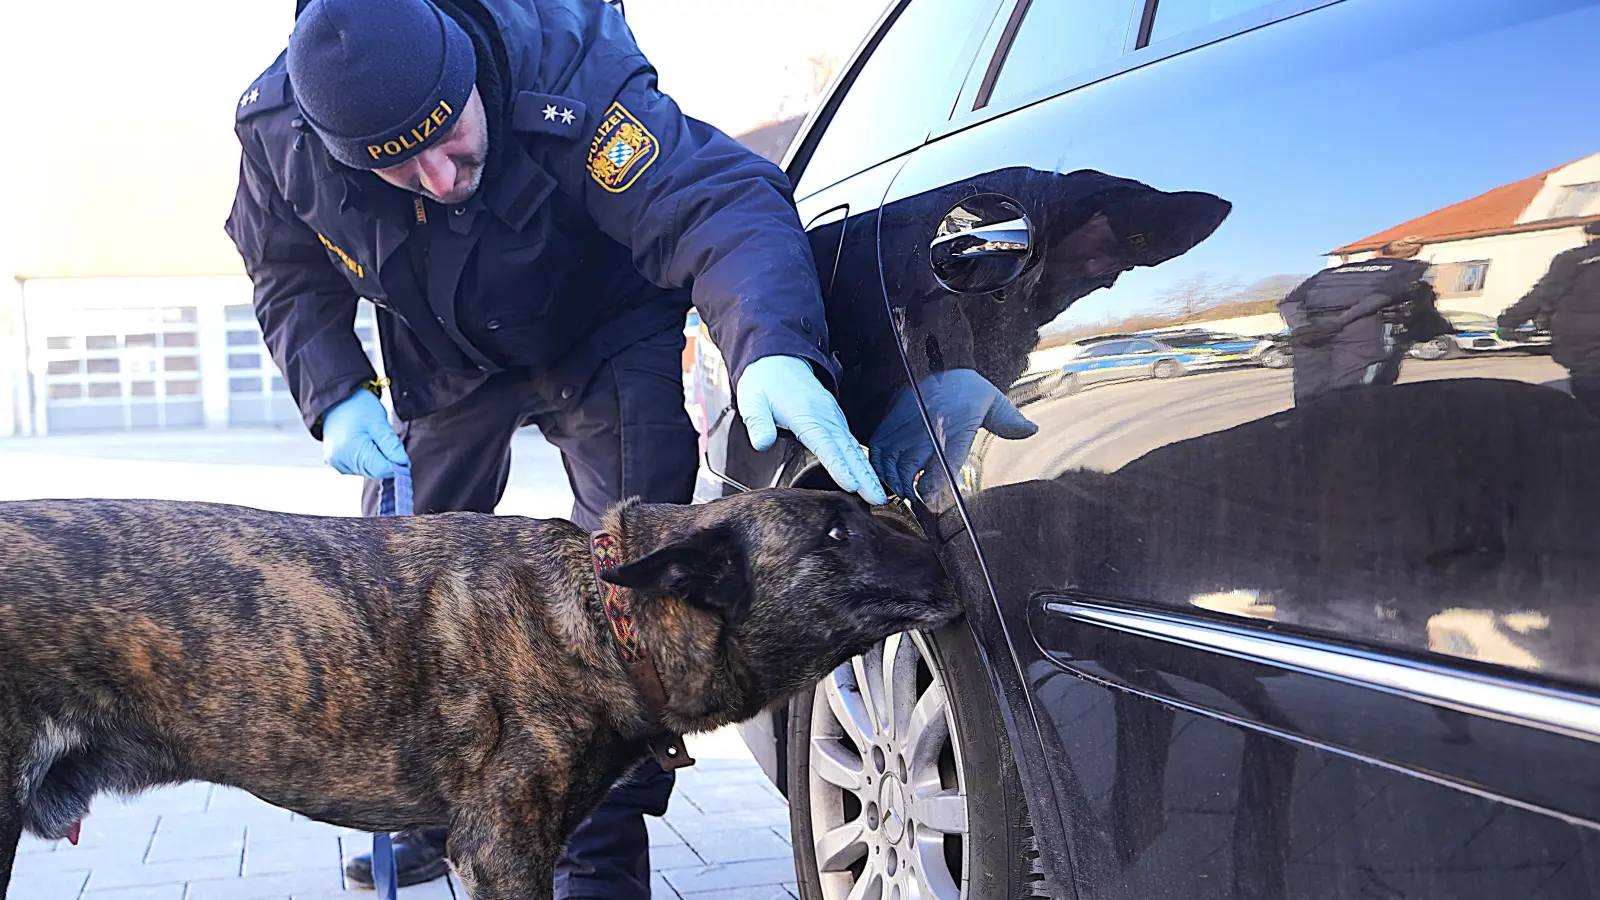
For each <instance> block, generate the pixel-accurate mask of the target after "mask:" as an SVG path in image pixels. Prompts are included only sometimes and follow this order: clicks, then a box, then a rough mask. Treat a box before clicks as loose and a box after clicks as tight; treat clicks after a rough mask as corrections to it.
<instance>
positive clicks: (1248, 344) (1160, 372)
mask: <svg viewBox="0 0 1600 900" xmlns="http://www.w3.org/2000/svg"><path fill="white" fill-rule="evenodd" d="M1081 344H1082V345H1083V347H1084V350H1083V352H1082V353H1080V354H1078V356H1077V357H1075V358H1074V359H1073V360H1072V361H1070V362H1068V363H1067V364H1066V365H1064V366H1062V367H1061V379H1060V381H1059V383H1058V384H1057V385H1056V386H1055V390H1054V391H1051V393H1057V392H1059V393H1067V394H1075V393H1077V392H1078V391H1080V390H1082V389H1083V387H1084V385H1088V384H1097V383H1101V382H1107V381H1122V380H1125V379H1131V378H1162V379H1165V378H1177V377H1179V376H1182V375H1187V374H1189V373H1190V372H1202V371H1205V370H1207V369H1220V368H1223V367H1226V366H1234V365H1244V364H1248V363H1250V362H1252V360H1253V354H1255V353H1257V352H1259V345H1260V342H1259V341H1254V340H1251V339H1249V338H1241V337H1237V336H1235V335H1218V334H1215V333H1211V332H1183V333H1179V334H1162V335H1160V336H1156V335H1153V334H1145V335H1134V336H1128V335H1118V336H1114V337H1106V338H1100V339H1097V340H1092V341H1084V342H1081Z"/></svg>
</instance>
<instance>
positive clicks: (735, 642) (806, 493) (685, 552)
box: [604, 489, 961, 715]
mask: <svg viewBox="0 0 1600 900" xmlns="http://www.w3.org/2000/svg"><path fill="white" fill-rule="evenodd" d="M609 525H610V528H611V529H617V530H620V531H621V532H622V535H623V542H624V545H625V547H626V548H627V558H628V562H627V563H625V564H624V565H622V566H620V567H618V568H616V569H614V570H612V571H610V572H608V573H606V575H605V576H604V577H605V578H606V580H608V581H611V582H613V583H615V584H619V585H622V586H623V587H627V588H631V589H632V590H633V591H635V592H636V594H638V595H639V596H640V597H641V598H642V599H643V601H644V602H643V605H644V606H645V607H646V608H648V607H649V606H650V598H661V597H675V598H679V599H680V600H681V601H683V602H684V603H687V604H688V605H689V606H690V607H691V608H694V609H698V610H703V611H705V612H706V613H707V614H708V615H709V618H705V617H697V618H700V619H701V621H707V622H710V623H713V624H715V625H716V626H717V627H716V632H717V634H716V635H715V638H716V641H715V645H717V646H719V647H720V654H719V655H720V656H721V658H720V659H702V660H699V661H698V662H699V663H700V664H710V665H723V666H726V667H727V668H728V670H729V674H731V676H732V677H733V678H734V679H736V680H737V681H738V682H739V683H738V685H737V686H736V687H737V689H738V692H739V693H742V694H746V695H747V696H745V697H743V698H742V699H741V700H740V701H739V705H741V706H742V705H747V704H751V703H753V704H755V707H756V708H755V709H741V710H729V712H735V713H737V714H738V715H748V714H754V712H755V711H756V709H759V708H760V706H764V705H766V704H768V703H770V702H772V701H773V700H776V699H779V698H780V697H783V696H787V695H788V694H790V693H793V692H795V691H799V690H802V689H804V688H806V687H808V686H809V685H811V684H812V683H814V682H815V681H816V680H817V679H818V678H821V677H822V676H823V675H825V674H827V673H828V672H830V671H832V670H833V669H834V668H836V667H837V666H838V665H839V664H841V663H843V662H844V661H846V660H848V659H849V658H850V657H852V656H855V655H857V654H860V653H863V652H865V651H866V650H867V649H868V648H869V647H871V646H872V645H873V644H875V643H877V642H878V641H881V640H883V639H884V638H886V637H888V636H889V635H891V634H895V633H897V632H901V631H908V630H913V629H931V628H938V627H940V626H943V625H945V624H948V623H949V622H951V621H953V620H954V619H955V618H957V617H958V616H959V615H960V614H961V607H960V604H959V602H958V601H957V599H956V596H955V592H954V590H953V589H952V588H951V586H950V584H949V583H948V581H947V580H946V579H945V577H944V572H943V570H942V569H941V567H940V565H939V561H938V559H937V558H936V557H935V556H934V553H933V549H932V547H931V546H929V544H928V541H927V539H926V538H924V537H923V536H922V535H921V534H919V533H918V532H917V530H916V528H915V526H914V525H912V524H910V522H909V520H908V518H906V517H904V516H902V515H897V514H896V513H895V512H894V511H893V510H889V509H879V510H876V511H874V510H872V509H871V508H870V507H868V506H867V505H866V504H865V503H863V502H862V501H861V500H860V499H858V498H856V497H855V496H853V495H850V494H842V493H838V492H832V491H812V490H798V489H769V490H760V491H751V492H748V493H744V494H738V495H735V496H732V497H728V498H726V499H723V500H718V501H716V502H713V503H708V504H703V505H699V506H668V505H660V506H656V505H628V504H625V505H623V506H621V507H618V508H617V509H616V510H614V511H613V512H612V520H611V522H610V523H609ZM669 649H670V648H669ZM656 655H657V656H660V653H657V654H656ZM695 655H703V654H695ZM674 662H677V661H676V660H658V663H665V664H668V665H671V664H673V663H674ZM692 662H693V661H691V664H692ZM707 712H708V713H709V712H711V710H709V709H708V710H707Z"/></svg>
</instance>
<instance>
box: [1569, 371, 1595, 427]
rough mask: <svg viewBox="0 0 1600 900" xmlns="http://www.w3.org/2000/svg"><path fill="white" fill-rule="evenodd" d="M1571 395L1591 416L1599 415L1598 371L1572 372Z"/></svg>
mask: <svg viewBox="0 0 1600 900" xmlns="http://www.w3.org/2000/svg"><path fill="white" fill-rule="evenodd" d="M1571 374H1572V382H1571V385H1572V396H1573V398H1574V399H1576V400H1577V401H1578V402H1579V403H1581V404H1583V408H1584V409H1586V410H1588V411H1589V414H1590V415H1592V416H1596V417H1600V372H1573V373H1571Z"/></svg>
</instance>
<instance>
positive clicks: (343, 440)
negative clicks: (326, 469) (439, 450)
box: [322, 388, 411, 481]
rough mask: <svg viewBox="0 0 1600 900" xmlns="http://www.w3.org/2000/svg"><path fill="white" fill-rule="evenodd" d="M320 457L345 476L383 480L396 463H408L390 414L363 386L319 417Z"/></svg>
mask: <svg viewBox="0 0 1600 900" xmlns="http://www.w3.org/2000/svg"><path fill="white" fill-rule="evenodd" d="M322 459H323V461H324V462H326V463H327V464H328V465H330V466H333V467H334V468H335V469H336V470H338V471H339V472H342V473H343V474H345V475H364V476H366V477H368V478H374V479H377V480H380V481H381V480H383V479H385V478H393V477H394V467H395V466H409V465H411V459H410V458H409V457H407V456H406V448H405V445H403V444H401V443H400V436H399V435H397V434H395V433H394V429H393V428H391V427H389V413H388V411H387V410H385V409H384V408H383V403H382V402H380V401H379V400H378V398H377V397H376V396H374V395H373V393H372V392H371V391H369V390H367V389H366V388H362V389H360V390H358V391H356V392H355V393H354V394H352V395H350V399H348V400H343V401H340V402H339V403H338V404H336V405H335V406H334V407H333V408H331V409H329V410H328V411H327V412H326V413H324V414H323V416H322Z"/></svg>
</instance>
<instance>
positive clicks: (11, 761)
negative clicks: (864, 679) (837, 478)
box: [0, 490, 959, 900]
mask: <svg viewBox="0 0 1600 900" xmlns="http://www.w3.org/2000/svg"><path fill="white" fill-rule="evenodd" d="M906 522H907V520H906V519H904V518H901V517H896V516H895V514H894V513H893V512H892V511H890V510H887V509H884V510H878V511H873V510H869V508H868V507H867V506H866V505H865V504H864V503H862V502H861V501H860V500H857V499H855V498H854V497H851V496H849V495H843V494H838V493H831V492H820V491H797V490H768V491H755V492H751V493H747V494H742V495H739V496H735V497H730V498H728V499H725V500H721V501H717V502H714V503H709V504H704V505H699V506H673V505H649V504H640V503H636V502H630V503H624V504H621V505H619V506H617V507H615V508H614V509H612V510H611V512H610V513H609V514H608V516H607V518H606V521H605V528H604V530H603V531H602V532H599V533H597V534H595V535H590V534H588V533H587V532H584V531H582V530H580V529H579V528H577V527H576V526H574V525H572V524H571V523H569V522H566V521H561V520H545V521H536V520H529V519H519V518H510V517H492V516H482V515H476V514H471V513H447V514H440V515H430V516H414V517H405V518H392V519H354V518H352V519H344V518H315V517H309V516H294V515H284V514H278V513H269V512H262V511H259V510H252V509H244V508H238V507H229V506H217V505H209V504H195V503H169V502H153V501H146V502H139V501H100V500H82V501H73V500H65V501H37V502H19V503H5V504H0V547H4V550H3V551H0V658H3V659H4V660H5V661H6V662H5V665H4V666H0V784H4V785H6V791H5V793H3V794H0V897H3V896H4V894H5V890H4V888H5V885H6V883H7V881H8V880H9V876H10V873H11V866H12V860H13V856H14V854H15V850H16V845H17V841H18V838H19V837H20V835H21V833H22V831H23V829H24V828H26V829H27V830H28V831H30V832H33V833H34V834H36V835H39V836H40V837H43V838H46V839H58V838H63V837H76V832H77V828H78V823H79V822H80V821H81V820H82V818H83V817H84V816H85V815H87V814H88V812H89V804H90V801H91V800H92V798H93V797H94V796H95V794H96V793H98V792H100V791H119V792H132V791H138V790H141V789H144V788H147V787H150V786H154V785H159V784H164V783H172V782H180V781H188V780H201V781H210V782H215V783H218V784H227V785H235V786H238V787H241V788H244V789H245V790H248V791H250V792H251V793H253V794H255V795H257V796H259V797H261V798H262V799H264V800H267V801H268V802H270V803H274V804H277V805H279V806H283V807H287V808H289V809H292V810H295V811H296V812H299V813H301V814H303V815H306V816H308V817H310V818H313V819H317V820H320V821H325V822H332V823H335V824H338V825H343V826H347V827H352V828H359V829H362V830H364V831H372V832H381V831H391V830H400V829H405V828H414V827H423V826H448V827H449V828H450V837H449V843H448V846H449V852H450V856H451V858H452V861H453V862H454V864H455V865H456V867H457V870H458V871H459V873H460V875H461V877H462V879H463V881H464V882H465V883H466V884H467V886H468V888H469V890H470V891H471V892H472V896H473V897H474V898H477V900H485V898H517V900H524V898H535V897H549V896H551V890H552V877H553V869H554V866H555V863H556V859H557V857H558V855H559V853H560V850H561V848H562V847H563V846H564V844H565V842H566V840H567V837H568V836H569V835H570V833H571V832H572V830H573V829H574V828H575V827H576V826H577V825H578V824H579V823H580V822H581V821H582V820H583V818H584V817H585V816H586V815H587V814H588V813H589V811H590V810H591V809H592V808H593V807H594V806H595V805H596V804H597V803H598V802H599V801H600V800H601V799H602V798H603V796H604V794H605V792H606V790H607V789H608V788H609V787H610V785H611V784H612V783H614V782H615V781H616V780H617V779H618V778H619V777H621V776H623V775H624V774H626V773H627V772H628V770H629V769H630V768H631V767H632V766H633V765H635V764H637V763H638V762H639V761H640V760H642V759H643V758H644V757H645V756H646V755H647V754H648V753H650V752H651V751H652V750H655V751H656V752H657V755H658V756H659V757H664V758H665V760H666V761H667V763H668V764H673V763H681V762H685V761H686V760H684V759H683V758H682V757H681V744H679V743H677V742H676V737H675V736H676V735H681V734H684V733H688V732H695V731H704V730H708V729H712V728H716V727H719V726H721V725H723V724H726V723H729V722H735V721H741V720H744V719H747V718H749V717H751V716H753V715H755V714H756V713H757V712H758V711H760V710H761V709H762V708H763V707H766V706H768V705H770V704H772V703H773V702H775V701H778V700H780V699H782V698H783V697H785V696H786V695H789V694H791V693H794V692H797V691H800V690H803V689H805V688H806V687H808V686H809V685H811V684H812V683H813V682H815V681H816V679H818V678H820V677H821V676H822V675H824V674H826V673H827V672H828V671H830V670H832V669H833V668H835V667H836V666H838V665H839V664H841V663H843V662H844V661H845V660H847V659H849V658H850V657H851V656H854V655H856V654H859V653H861V652H864V651H865V650H866V649H867V648H868V647H870V646H871V645H872V644H874V643H876V642H877V641H880V640H882V639H883V638H885V637H887V636H888V635H890V634H893V633H896V632H900V631H904V630H908V629H919V628H933V627H937V626H940V625H943V624H945V623H947V622H949V621H951V620H952V619H954V618H955V617H956V616H957V615H959V606H958V604H957V601H956V599H955V596H954V593H953V592H952V591H951V590H950V588H949V587H948V584H947V582H945V580H944V579H943V577H942V574H941V572H940V569H939V565H938V562H937V560H936V559H935V557H934V555H933V552H932V550H931V548H930V547H929V545H928V544H927V542H926V541H925V540H924V539H923V538H922V537H921V536H920V535H919V534H918V533H917V532H916V531H915V529H914V527H913V526H911V525H909V524H906ZM675 753H676V754H680V755H675Z"/></svg>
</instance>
